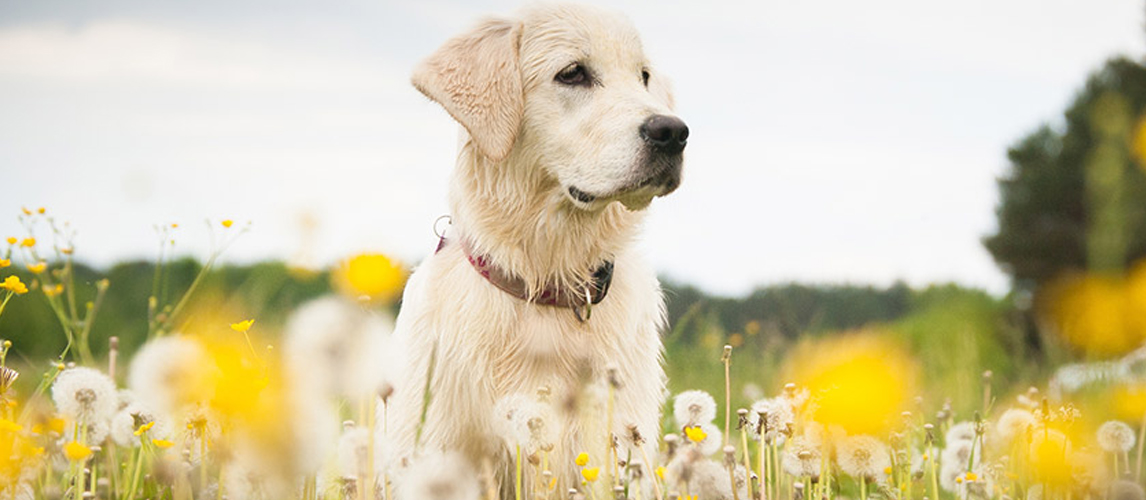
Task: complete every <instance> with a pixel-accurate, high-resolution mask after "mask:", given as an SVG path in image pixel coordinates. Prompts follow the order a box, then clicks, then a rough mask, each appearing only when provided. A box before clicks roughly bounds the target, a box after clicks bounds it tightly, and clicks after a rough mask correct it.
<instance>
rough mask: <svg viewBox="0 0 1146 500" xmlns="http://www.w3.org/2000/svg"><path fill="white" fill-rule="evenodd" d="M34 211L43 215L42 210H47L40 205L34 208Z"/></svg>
mask: <svg viewBox="0 0 1146 500" xmlns="http://www.w3.org/2000/svg"><path fill="white" fill-rule="evenodd" d="M36 212H38V213H39V214H40V215H44V212H47V209H45V208H44V207H40V208H37V209H36Z"/></svg>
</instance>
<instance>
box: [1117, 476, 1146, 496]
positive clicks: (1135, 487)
mask: <svg viewBox="0 0 1146 500" xmlns="http://www.w3.org/2000/svg"><path fill="white" fill-rule="evenodd" d="M1109 498H1110V500H1146V490H1143V489H1142V485H1140V484H1138V483H1136V482H1134V481H1129V480H1126V479H1119V480H1117V481H1114V482H1113V483H1110V497H1109Z"/></svg>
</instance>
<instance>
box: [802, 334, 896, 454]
mask: <svg viewBox="0 0 1146 500" xmlns="http://www.w3.org/2000/svg"><path fill="white" fill-rule="evenodd" d="M787 371H788V372H789V374H788V376H787V378H788V379H790V380H794V381H796V384H797V385H799V386H801V387H807V388H808V391H809V393H810V395H811V397H812V403H813V408H814V410H813V414H812V418H813V420H815V421H816V422H819V423H821V424H824V425H828V426H830V425H838V426H840V427H842V428H843V429H844V430H845V431H847V432H848V434H871V435H881V434H883V432H884V431H885V430H886V429H887V426H888V425H889V424H890V423H891V422H893V421H894V420H895V417H896V416H897V415H899V414H900V412H901V411H902V410H903V409H904V407H905V405H906V404H907V402H908V401H909V400H910V398H911V396H912V395H913V394H915V392H914V390H913V389H912V388H911V382H912V381H913V380H915V379H916V377H915V373H916V365H915V363H914V362H913V361H912V359H911V358H910V357H909V355H908V354H907V353H906V352H905V351H904V350H903V349H902V348H901V347H900V346H899V345H897V344H895V343H894V342H892V341H890V340H888V339H887V337H886V336H883V335H881V334H880V333H879V332H876V331H872V332H857V333H853V334H850V335H846V336H842V337H836V338H830V339H824V340H815V341H809V342H806V343H804V344H803V345H801V346H799V347H798V348H797V349H796V355H795V356H791V358H790V360H789V362H788V370H787Z"/></svg>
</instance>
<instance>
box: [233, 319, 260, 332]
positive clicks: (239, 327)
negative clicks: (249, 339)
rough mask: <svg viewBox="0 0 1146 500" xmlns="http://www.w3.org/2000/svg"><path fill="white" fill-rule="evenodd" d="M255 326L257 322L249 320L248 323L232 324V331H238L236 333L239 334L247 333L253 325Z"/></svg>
mask: <svg viewBox="0 0 1146 500" xmlns="http://www.w3.org/2000/svg"><path fill="white" fill-rule="evenodd" d="M253 324H255V320H253V319H248V320H246V321H240V322H238V323H231V329H232V330H234V331H236V332H239V333H247V330H250V329H251V325H253Z"/></svg>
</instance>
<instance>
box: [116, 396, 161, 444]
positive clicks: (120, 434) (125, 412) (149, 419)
mask: <svg viewBox="0 0 1146 500" xmlns="http://www.w3.org/2000/svg"><path fill="white" fill-rule="evenodd" d="M146 424H153V426H152V427H151V429H149V431H148V436H150V437H152V438H166V437H168V436H170V435H171V429H170V426H169V424H168V421H166V420H163V419H160V418H159V416H158V415H156V413H155V412H154V411H152V410H151V409H149V408H147V407H146V406H144V405H142V404H139V403H129V404H128V405H127V406H125V407H123V408H122V409H120V410H119V411H117V412H116V413H115V416H114V417H112V419H111V427H110V433H111V439H112V441H114V442H115V444H116V445H118V446H122V447H124V448H132V447H137V446H139V437H138V436H136V435H135V432H136V430H138V429H139V427H140V426H141V425H146Z"/></svg>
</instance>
